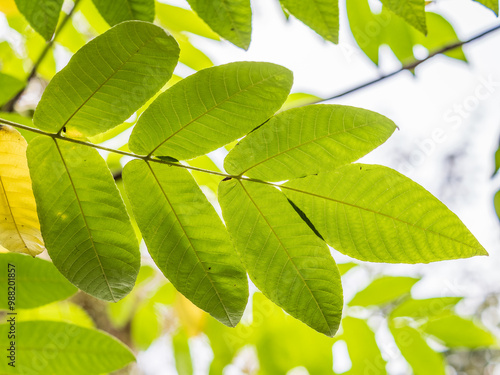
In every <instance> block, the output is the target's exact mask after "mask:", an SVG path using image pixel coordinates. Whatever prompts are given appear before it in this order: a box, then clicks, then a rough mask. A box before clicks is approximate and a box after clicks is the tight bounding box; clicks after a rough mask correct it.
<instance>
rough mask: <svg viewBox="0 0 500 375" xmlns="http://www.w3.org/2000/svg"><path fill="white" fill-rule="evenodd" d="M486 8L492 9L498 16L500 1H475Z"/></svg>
mask: <svg viewBox="0 0 500 375" xmlns="http://www.w3.org/2000/svg"><path fill="white" fill-rule="evenodd" d="M474 1H477V2H478V3H479V4H483V5H484V6H485V7H487V8H490V9H491V10H492V11H493V12H495V14H496V15H497V16H498V0H474Z"/></svg>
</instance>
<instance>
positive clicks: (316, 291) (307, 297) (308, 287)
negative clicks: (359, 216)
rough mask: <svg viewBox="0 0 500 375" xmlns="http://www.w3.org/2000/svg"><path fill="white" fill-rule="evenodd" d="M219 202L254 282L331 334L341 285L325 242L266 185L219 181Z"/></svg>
mask: <svg viewBox="0 0 500 375" xmlns="http://www.w3.org/2000/svg"><path fill="white" fill-rule="evenodd" d="M219 201H220V204H221V207H222V214H223V216H224V220H225V222H226V225H227V227H228V230H229V233H230V234H231V237H232V239H233V242H234V243H235V245H236V248H237V250H238V252H239V254H240V257H241V259H242V261H243V264H244V266H245V268H246V270H247V272H248V274H249V275H250V278H251V279H252V281H253V282H254V284H255V285H256V286H257V287H258V288H259V289H260V290H261V291H262V292H263V293H264V294H265V295H266V296H267V297H268V298H269V299H270V300H271V301H273V302H274V303H276V304H277V305H278V306H280V307H282V308H283V309H284V310H285V311H286V312H288V313H289V314H290V315H292V316H293V317H295V318H297V319H299V320H301V321H303V322H304V323H306V324H307V325H309V326H310V327H312V328H314V329H315V330H317V331H319V332H321V333H323V334H325V335H327V336H330V337H332V336H333V335H334V334H335V332H336V331H337V329H338V326H339V323H340V318H341V316H342V303H343V302H342V286H341V284H340V275H339V272H338V269H337V266H336V264H335V261H334V260H333V258H332V256H331V254H330V252H329V250H328V247H327V246H326V244H325V243H324V242H323V241H322V240H320V239H319V238H318V237H317V236H316V235H315V234H314V232H313V231H312V230H311V229H310V228H309V227H308V226H307V224H306V223H305V222H304V221H302V219H301V218H300V216H299V215H298V214H296V212H295V211H294V209H293V208H292V206H291V205H290V204H289V203H288V201H287V200H286V198H285V197H284V196H283V194H282V193H280V192H279V191H278V190H277V189H275V188H274V187H272V186H267V185H264V184H259V183H255V182H247V181H242V180H235V179H233V180H231V181H222V182H221V184H220V187H219Z"/></svg>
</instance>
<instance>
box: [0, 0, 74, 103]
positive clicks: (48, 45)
mask: <svg viewBox="0 0 500 375" xmlns="http://www.w3.org/2000/svg"><path fill="white" fill-rule="evenodd" d="M79 2H80V0H75V3H74V5H73V8H72V9H71V10H70V11H69V13H68V14H66V16H64V18H63V19H62V21H61V23H60V24H59V26H58V27H57V30H56V32H55V33H54V37H53V38H52V39H51V40H49V41H48V42H47V43H46V44H45V47H44V49H43V50H42V53H41V54H40V56H38V59H37V60H36V61H35V64H34V65H33V67H32V68H31V71H30V73H29V75H28V77H26V85H25V86H24V87H23V88H22V89H21V91H19V92H18V93H17V94H16V95H15V96H14V97H13V98H12V99H11V100H9V101H8V102H7V103H6V104H5V105H4V106H3V108H2V110H3V111H4V112H14V106H15V104H16V103H17V101H18V100H19V98H20V97H21V96H22V95H23V94H24V91H26V88H27V87H28V84H29V82H30V81H31V79H32V78H33V77H34V76H35V75H36V72H37V70H38V67H39V66H40V64H41V63H42V61H43V59H44V58H45V56H46V55H47V53H48V52H49V51H50V49H51V48H52V46H53V45H54V42H55V41H56V38H57V37H58V36H59V34H60V33H61V31H62V30H63V28H64V26H65V25H66V24H67V23H68V21H69V20H70V19H71V16H72V15H73V13H74V12H75V9H76V7H77V6H78V3H79Z"/></svg>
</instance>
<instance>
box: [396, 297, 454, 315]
mask: <svg viewBox="0 0 500 375" xmlns="http://www.w3.org/2000/svg"><path fill="white" fill-rule="evenodd" d="M461 300H462V297H441V298H427V299H412V298H408V299H407V300H405V301H403V302H401V303H400V304H399V305H398V306H396V307H395V308H394V310H392V312H391V318H397V317H411V318H415V319H423V318H429V317H433V316H436V315H440V314H441V313H443V312H446V311H449V310H450V309H452V308H453V307H454V306H455V305H456V304H457V303H458V302H460V301H461Z"/></svg>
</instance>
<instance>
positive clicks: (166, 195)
mask: <svg viewBox="0 0 500 375" xmlns="http://www.w3.org/2000/svg"><path fill="white" fill-rule="evenodd" d="M123 176H124V181H125V187H126V191H127V195H128V197H129V199H130V202H131V204H132V208H133V212H134V216H135V219H136V220H137V223H138V225H139V228H140V229H141V232H142V234H143V236H144V240H145V242H146V245H147V246H148V250H149V253H150V254H151V256H152V257H153V260H154V261H155V262H156V264H157V265H158V267H159V268H160V270H161V271H162V272H163V273H164V274H165V276H166V277H167V278H168V279H169V280H170V281H171V282H172V284H173V285H174V286H175V287H176V289H177V290H178V291H179V292H181V293H182V294H184V296H186V297H187V298H188V299H189V300H190V301H191V302H193V303H194V304H195V305H197V306H198V307H200V308H201V309H203V310H205V311H207V312H208V313H210V314H211V315H212V316H214V317H215V318H216V319H218V320H220V321H221V322H222V323H224V324H226V325H229V326H235V325H236V324H237V323H238V322H239V320H240V319H241V316H242V314H243V310H244V309H245V305H246V302H247V298H248V286H247V278H246V274H245V271H244V269H243V267H242V266H241V263H240V261H239V259H238V257H237V255H236V253H235V251H234V249H233V247H232V246H231V243H230V240H229V236H228V234H227V232H226V230H225V228H224V226H223V224H222V222H221V221H220V219H219V218H218V216H217V213H216V212H215V210H214V208H213V207H212V206H211V205H210V203H209V202H208V201H207V199H206V198H205V196H204V195H203V193H202V192H201V191H200V189H199V187H198V185H197V184H196V182H195V181H194V179H193V177H192V176H191V175H190V174H189V172H188V171H186V170H185V169H182V168H178V167H169V166H167V165H160V164H158V163H147V162H144V161H141V160H136V161H132V162H130V163H129V164H127V165H126V166H125V169H124V173H123Z"/></svg>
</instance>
